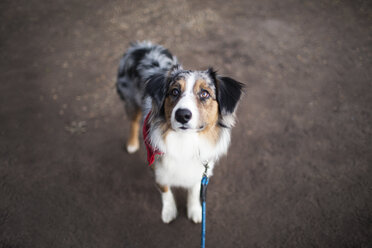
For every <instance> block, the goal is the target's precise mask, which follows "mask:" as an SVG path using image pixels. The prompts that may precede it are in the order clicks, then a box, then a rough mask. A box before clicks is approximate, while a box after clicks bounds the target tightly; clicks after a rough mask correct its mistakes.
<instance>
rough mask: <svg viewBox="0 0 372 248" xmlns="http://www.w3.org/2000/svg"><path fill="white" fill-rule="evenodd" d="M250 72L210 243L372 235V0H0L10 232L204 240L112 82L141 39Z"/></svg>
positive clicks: (366, 240)
mask: <svg viewBox="0 0 372 248" xmlns="http://www.w3.org/2000/svg"><path fill="white" fill-rule="evenodd" d="M144 39H146V40H151V41H154V42H156V43H160V44H163V45H164V46H166V47H167V48H169V49H170V50H171V51H172V52H173V53H174V54H175V55H177V57H178V59H179V60H180V61H181V62H182V64H183V65H184V67H185V68H190V69H205V68H207V67H208V66H213V67H214V68H215V69H218V71H219V73H220V74H223V75H228V76H231V77H233V78H235V79H237V80H239V81H241V82H244V83H245V84H246V92H245V95H244V98H243V100H242V102H241V104H240V106H239V109H238V113H237V116H238V123H237V125H236V128H235V129H234V130H233V137H232V145H231V147H230V151H229V154H228V156H227V157H225V158H223V159H222V160H221V161H220V163H219V164H218V165H217V166H216V169H215V175H214V176H213V177H212V178H211V183H210V186H209V189H208V202H207V242H206V243H207V247H365V248H366V247H372V110H371V109H372V108H371V107H372V88H371V87H372V77H371V73H372V66H371V65H372V2H371V1H367V0H366V1H361V0H359V1H339V0H333V1H332V0H328V1H326V0H319V1H299V0H298V1H295V0H281V1H275V0H260V1H259V0H256V1H253V0H251V1H242V0H238V1H234V0H233V1H200V2H199V1H186V0H184V1H182V0H170V1H142V0H141V1H102V0H89V1H69V0H56V1H36V0H27V1H26V0H21V1H10V0H2V1H1V2H0V55H1V60H0V70H1V71H0V72H1V73H0V81H1V83H0V94H1V95H0V156H1V164H0V247H3V248H5V247H6V248H11V247H12V248H15V247H90V248H92V247H126V248H133V247H198V246H199V241H200V225H195V224H192V223H191V222H190V221H189V220H188V219H187V217H186V214H185V212H186V209H185V207H184V205H185V192H183V191H181V190H178V191H177V192H176V193H177V201H178V205H179V217H178V218H177V219H176V221H174V222H173V223H171V224H169V225H165V224H163V223H162V222H161V219H160V211H161V200H160V196H159V193H158V191H157V189H156V187H155V185H154V180H153V175H152V173H151V169H149V168H148V166H147V163H146V156H145V149H144V147H143V146H142V147H141V149H140V151H139V152H138V153H136V154H134V155H128V154H127V153H126V152H125V151H124V149H123V145H124V140H125V139H126V138H127V134H128V122H127V118H126V116H125V113H124V108H123V106H122V103H121V101H120V99H119V97H118V96H117V94H116V91H115V87H114V83H115V78H116V72H117V66H118V61H119V59H120V57H121V55H122V54H123V52H124V51H125V49H126V47H127V46H128V44H129V43H130V42H131V41H135V40H144Z"/></svg>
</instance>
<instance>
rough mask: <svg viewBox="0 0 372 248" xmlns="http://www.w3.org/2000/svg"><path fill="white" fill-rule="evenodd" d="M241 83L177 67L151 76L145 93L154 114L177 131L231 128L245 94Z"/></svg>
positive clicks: (214, 73)
mask: <svg viewBox="0 0 372 248" xmlns="http://www.w3.org/2000/svg"><path fill="white" fill-rule="evenodd" d="M242 86H243V85H242V84H241V83H239V82H237V81H235V80H234V79H232V78H229V77H222V76H219V75H217V74H216V72H215V71H214V70H213V69H212V68H210V69H208V70H206V71H189V70H183V69H182V68H180V67H179V66H176V67H174V68H173V69H172V70H170V72H169V73H167V74H157V75H154V76H152V77H151V78H150V79H149V80H148V81H147V83H146V89H145V91H146V92H145V93H146V94H147V95H149V96H150V97H151V98H152V105H153V111H155V112H156V114H157V116H159V117H161V118H164V121H165V122H166V123H167V124H168V126H169V128H171V129H173V130H174V131H194V132H199V131H203V130H205V129H209V128H211V127H214V126H217V125H219V126H221V127H228V128H229V127H231V126H232V125H233V124H234V117H233V116H234V112H235V109H236V106H237V103H238V101H239V99H240V96H241V93H242Z"/></svg>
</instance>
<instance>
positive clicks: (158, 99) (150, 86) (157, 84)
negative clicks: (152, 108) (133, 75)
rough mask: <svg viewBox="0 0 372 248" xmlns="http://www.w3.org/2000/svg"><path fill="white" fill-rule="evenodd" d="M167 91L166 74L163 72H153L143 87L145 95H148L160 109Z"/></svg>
mask: <svg viewBox="0 0 372 248" xmlns="http://www.w3.org/2000/svg"><path fill="white" fill-rule="evenodd" d="M166 91H167V76H166V75H165V74H155V75H153V76H151V77H150V78H149V79H148V81H147V83H146V87H145V95H149V96H150V97H151V98H152V99H153V101H154V102H155V104H156V105H157V108H158V109H161V107H162V105H163V101H164V98H165V94H166Z"/></svg>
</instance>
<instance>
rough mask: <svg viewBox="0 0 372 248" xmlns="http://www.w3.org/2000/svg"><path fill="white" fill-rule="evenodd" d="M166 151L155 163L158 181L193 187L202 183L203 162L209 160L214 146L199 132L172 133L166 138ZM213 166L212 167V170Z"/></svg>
mask: <svg viewBox="0 0 372 248" xmlns="http://www.w3.org/2000/svg"><path fill="white" fill-rule="evenodd" d="M165 148H166V151H165V153H164V155H163V156H161V157H160V158H159V160H158V162H157V163H156V165H155V173H156V179H157V181H158V183H160V184H165V185H170V186H180V187H192V186H193V185H195V184H197V183H200V180H201V178H202V175H203V172H204V169H205V168H204V166H203V162H204V161H206V160H209V157H212V156H211V153H212V151H213V147H212V146H211V144H208V142H206V141H205V140H203V139H201V138H200V137H199V136H198V134H197V133H175V132H174V133H170V134H168V135H167V137H166V139H165ZM211 170H212V168H210V172H211Z"/></svg>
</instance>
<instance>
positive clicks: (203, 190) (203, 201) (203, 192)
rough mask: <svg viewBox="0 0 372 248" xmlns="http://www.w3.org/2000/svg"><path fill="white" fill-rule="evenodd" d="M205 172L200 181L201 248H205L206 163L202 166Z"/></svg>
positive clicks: (207, 180) (207, 179)
mask: <svg viewBox="0 0 372 248" xmlns="http://www.w3.org/2000/svg"><path fill="white" fill-rule="evenodd" d="M204 167H205V172H204V174H203V178H202V180H201V187H200V201H201V204H202V224H201V246H200V247H201V248H205V212H206V211H205V210H206V199H207V186H208V182H209V178H208V176H207V170H208V163H207V164H204Z"/></svg>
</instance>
